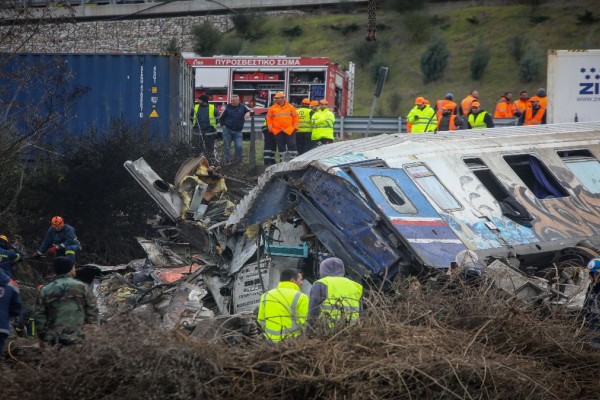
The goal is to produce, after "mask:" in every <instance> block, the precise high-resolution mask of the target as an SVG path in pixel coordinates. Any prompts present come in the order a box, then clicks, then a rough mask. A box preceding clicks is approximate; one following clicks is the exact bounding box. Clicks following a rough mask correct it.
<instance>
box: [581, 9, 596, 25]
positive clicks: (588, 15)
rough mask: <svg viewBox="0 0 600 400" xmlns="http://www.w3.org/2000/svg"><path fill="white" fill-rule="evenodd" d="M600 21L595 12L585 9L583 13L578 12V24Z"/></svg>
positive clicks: (590, 23)
mask: <svg viewBox="0 0 600 400" xmlns="http://www.w3.org/2000/svg"><path fill="white" fill-rule="evenodd" d="M598 21H600V18H598V17H596V16H594V13H593V12H591V11H589V10H585V12H584V13H583V14H577V25H592V24H595V23H596V22H598Z"/></svg>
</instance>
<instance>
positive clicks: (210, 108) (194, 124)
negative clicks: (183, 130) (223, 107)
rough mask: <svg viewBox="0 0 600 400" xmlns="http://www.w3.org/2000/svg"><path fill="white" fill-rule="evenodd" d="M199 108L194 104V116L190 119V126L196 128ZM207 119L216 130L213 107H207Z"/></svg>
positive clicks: (198, 104)
mask: <svg viewBox="0 0 600 400" xmlns="http://www.w3.org/2000/svg"><path fill="white" fill-rule="evenodd" d="M199 108H200V103H196V104H194V116H193V117H192V126H196V122H197V121H198V109H199ZM208 119H209V121H210V125H211V126H212V127H213V128H215V129H216V128H217V119H216V118H215V105H214V104H209V105H208Z"/></svg>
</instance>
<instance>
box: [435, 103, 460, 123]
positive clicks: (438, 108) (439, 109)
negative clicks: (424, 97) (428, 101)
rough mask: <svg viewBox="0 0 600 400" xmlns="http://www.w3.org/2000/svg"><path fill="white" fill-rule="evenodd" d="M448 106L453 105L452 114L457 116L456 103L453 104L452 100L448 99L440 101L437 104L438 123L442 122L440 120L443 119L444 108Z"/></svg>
mask: <svg viewBox="0 0 600 400" xmlns="http://www.w3.org/2000/svg"><path fill="white" fill-rule="evenodd" d="M446 104H452V114H456V103H455V102H453V101H452V100H447V99H443V100H438V101H437V102H436V103H435V114H436V115H437V119H438V121H439V120H440V118H442V111H443V107H444V106H445V105H446Z"/></svg>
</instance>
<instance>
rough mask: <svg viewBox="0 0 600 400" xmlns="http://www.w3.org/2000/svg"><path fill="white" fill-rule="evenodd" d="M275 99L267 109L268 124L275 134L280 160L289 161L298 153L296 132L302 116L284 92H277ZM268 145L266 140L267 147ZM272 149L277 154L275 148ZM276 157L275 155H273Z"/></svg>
mask: <svg viewBox="0 0 600 400" xmlns="http://www.w3.org/2000/svg"><path fill="white" fill-rule="evenodd" d="M273 100H274V101H275V104H273V105H272V106H271V107H270V108H269V111H267V117H266V120H267V126H268V127H269V131H270V132H271V133H273V135H275V144H276V145H277V150H278V151H279V158H280V161H289V160H291V159H292V158H294V157H296V156H297V155H298V150H297V147H296V132H297V131H298V128H299V124H300V118H299V117H298V112H297V111H296V108H295V107H294V106H292V105H291V104H290V103H288V102H287V101H286V99H285V96H284V94H283V92H277V93H275V96H274V97H273ZM266 146H267V143H266V141H265V148H266ZM272 150H273V155H275V149H274V148H273V149H272ZM274 159H275V157H273V160H274Z"/></svg>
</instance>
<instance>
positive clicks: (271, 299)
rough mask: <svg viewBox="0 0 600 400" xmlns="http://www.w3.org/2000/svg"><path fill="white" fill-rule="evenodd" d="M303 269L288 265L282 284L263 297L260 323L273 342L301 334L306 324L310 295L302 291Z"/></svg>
mask: <svg viewBox="0 0 600 400" xmlns="http://www.w3.org/2000/svg"><path fill="white" fill-rule="evenodd" d="M302 281H303V278H302V272H300V271H299V270H296V269H285V270H283V271H281V275H280V276H279V284H278V285H277V287H276V288H275V289H271V290H269V291H268V292H267V293H264V294H263V295H262V296H261V297H260V303H259V305H258V317H257V321H258V324H259V325H260V326H261V328H262V330H263V333H264V335H265V337H266V338H267V339H269V340H270V341H271V342H280V341H281V340H284V339H288V338H292V337H296V336H299V335H300V334H302V332H303V331H304V328H305V326H306V317H307V314H308V296H307V295H305V294H304V293H302V292H301V291H300V287H301V286H302Z"/></svg>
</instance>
